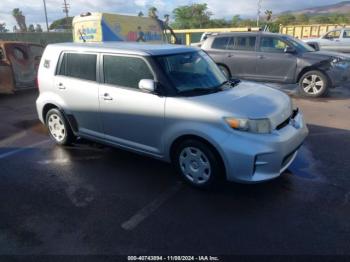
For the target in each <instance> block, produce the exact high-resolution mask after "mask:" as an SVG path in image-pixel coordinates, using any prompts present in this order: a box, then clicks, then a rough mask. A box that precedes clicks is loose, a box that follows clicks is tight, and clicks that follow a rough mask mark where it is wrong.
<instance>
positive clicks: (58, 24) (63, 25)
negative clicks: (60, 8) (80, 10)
mask: <svg viewBox="0 0 350 262" xmlns="http://www.w3.org/2000/svg"><path fill="white" fill-rule="evenodd" d="M72 22H73V17H71V16H70V17H68V25H69V26H68V28H67V19H66V18H65V17H64V18H61V19H58V20H56V21H53V22H52V24H51V25H50V27H49V29H50V30H55V29H68V30H71V29H72Z"/></svg>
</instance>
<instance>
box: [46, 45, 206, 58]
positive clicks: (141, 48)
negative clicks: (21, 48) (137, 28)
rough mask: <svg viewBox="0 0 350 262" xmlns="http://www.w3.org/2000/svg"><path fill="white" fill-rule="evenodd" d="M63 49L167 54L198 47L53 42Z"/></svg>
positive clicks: (56, 46) (193, 49)
mask: <svg viewBox="0 0 350 262" xmlns="http://www.w3.org/2000/svg"><path fill="white" fill-rule="evenodd" d="M50 46H52V47H55V48H58V49H61V50H67V51H68V50H84V51H91V52H112V53H116V52H117V53H125V54H135V55H167V54H177V53H184V52H191V51H197V50H199V49H198V48H195V47H187V46H182V45H170V44H147V43H133V42H102V43H61V44H52V45H50Z"/></svg>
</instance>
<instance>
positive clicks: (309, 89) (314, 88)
mask: <svg viewBox="0 0 350 262" xmlns="http://www.w3.org/2000/svg"><path fill="white" fill-rule="evenodd" d="M324 85H325V83H324V81H323V79H322V78H321V77H320V76H318V75H316V74H315V75H314V74H313V75H309V76H306V77H305V78H304V79H303V81H302V88H303V90H304V91H305V93H308V94H312V95H316V94H318V93H320V92H321V91H322V89H323V87H324Z"/></svg>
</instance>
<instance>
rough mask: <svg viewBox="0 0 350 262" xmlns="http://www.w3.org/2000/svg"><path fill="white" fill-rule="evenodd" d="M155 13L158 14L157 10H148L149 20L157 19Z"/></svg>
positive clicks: (152, 8)
mask: <svg viewBox="0 0 350 262" xmlns="http://www.w3.org/2000/svg"><path fill="white" fill-rule="evenodd" d="M157 12H158V9H157V8H156V7H154V6H152V7H150V8H149V9H148V16H149V17H151V18H158V15H157Z"/></svg>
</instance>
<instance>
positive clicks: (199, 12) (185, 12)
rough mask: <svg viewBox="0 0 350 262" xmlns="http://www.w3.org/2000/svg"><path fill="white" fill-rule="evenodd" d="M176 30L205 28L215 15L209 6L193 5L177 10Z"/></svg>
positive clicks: (175, 15) (180, 7)
mask: <svg viewBox="0 0 350 262" xmlns="http://www.w3.org/2000/svg"><path fill="white" fill-rule="evenodd" d="M173 14H174V18H175V22H174V24H173V26H174V27H175V28H205V27H207V26H208V25H209V22H210V17H211V16H212V15H213V14H212V13H211V12H210V11H209V10H208V6H207V4H191V5H184V6H179V7H178V8H175V9H174V11H173Z"/></svg>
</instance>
